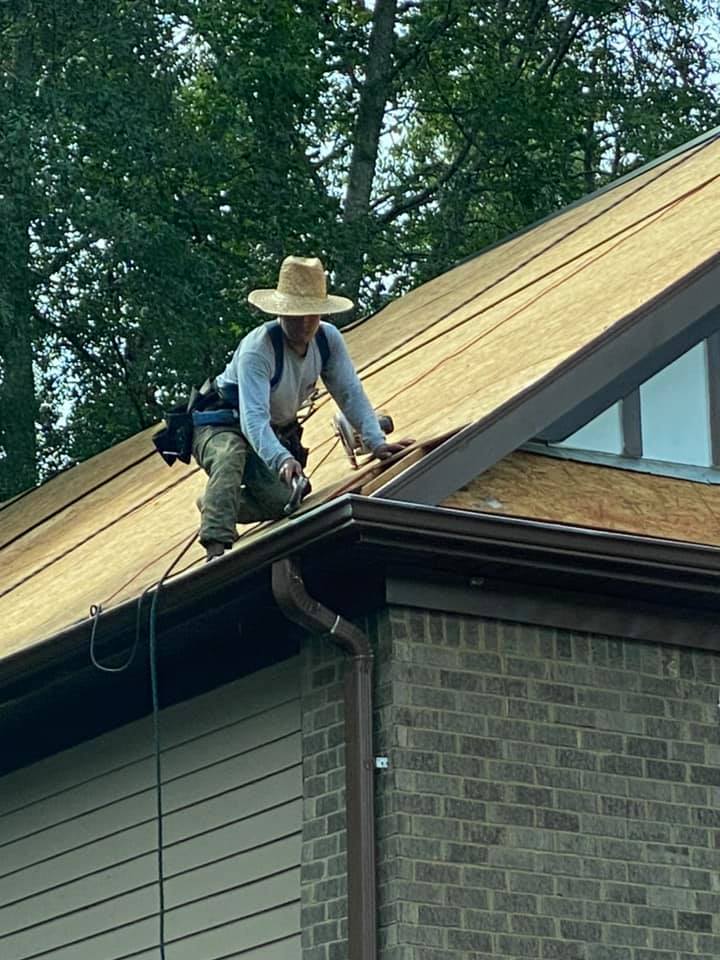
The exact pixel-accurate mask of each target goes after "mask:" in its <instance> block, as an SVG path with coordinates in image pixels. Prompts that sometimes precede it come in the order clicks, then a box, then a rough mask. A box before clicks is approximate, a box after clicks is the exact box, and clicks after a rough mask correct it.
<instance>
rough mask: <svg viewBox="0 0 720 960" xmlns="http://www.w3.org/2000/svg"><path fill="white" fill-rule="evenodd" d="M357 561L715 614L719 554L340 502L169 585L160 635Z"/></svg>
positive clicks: (40, 654)
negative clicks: (279, 579)
mask: <svg viewBox="0 0 720 960" xmlns="http://www.w3.org/2000/svg"><path fill="white" fill-rule="evenodd" d="M340 548H341V549H340ZM363 551H365V552H366V554H367V555H372V556H373V557H377V556H378V555H380V556H381V557H383V558H384V559H385V560H387V562H407V561H411V562H413V563H415V564H420V565H421V566H422V567H423V569H424V570H426V571H427V570H436V569H438V567H439V565H440V564H441V563H442V562H443V561H448V562H449V561H452V563H453V564H454V567H455V569H462V570H465V571H467V575H468V576H476V575H478V574H482V573H484V572H485V571H486V570H492V571H493V574H494V575H498V576H503V577H505V578H507V577H512V578H513V579H514V580H515V581H516V582H518V583H523V582H528V583H538V582H540V583H542V582H544V583H546V584H547V583H550V584H556V585H557V584H558V583H559V582H560V580H561V578H562V579H563V580H564V581H566V582H567V583H568V584H570V583H572V584H574V585H578V584H579V585H581V586H582V588H583V589H585V590H586V591H593V592H595V593H600V594H602V593H606V592H608V591H613V590H616V591H620V592H623V593H625V594H628V593H631V594H632V595H634V596H635V595H637V596H641V595H642V596H648V597H651V598H652V599H653V600H654V601H658V600H659V599H662V600H664V601H666V602H668V603H670V602H673V601H674V600H676V599H679V600H681V601H682V602H683V604H684V605H685V606H688V607H693V606H696V607H697V608H698V609H701V608H702V609H704V610H708V609H710V610H714V609H720V549H718V548H715V547H709V546H707V547H706V546H702V545H697V544H687V543H682V542H675V541H669V540H658V539H652V538H649V537H638V536H630V535H624V534H617V533H608V532H603V531H598V530H590V529H583V528H579V527H568V526H562V525H560V524H551V523H542V522H537V521H530V520H520V519H515V518H510V517H497V516H488V515H485V514H480V513H477V514H476V513H469V512H466V511H462V510H451V509H447V508H443V507H429V506H423V505H418V504H408V503H399V502H393V501H387V500H377V499H374V498H368V497H360V496H356V495H346V496H344V497H341V498H338V499H336V500H333V501H330V502H329V503H326V504H323V505H321V506H319V507H317V508H315V509H313V510H310V511H308V512H307V513H306V514H301V515H300V516H298V517H297V519H295V520H292V521H290V522H289V523H287V524H284V525H283V526H280V527H278V528H277V529H274V530H270V531H268V533H267V534H265V535H264V536H262V537H259V538H258V539H257V540H256V541H254V542H253V543H251V544H249V545H248V546H247V547H246V548H245V549H243V550H237V551H231V552H230V553H228V554H226V556H225V557H224V558H222V559H221V560H217V561H214V562H213V563H211V564H207V565H205V566H203V567H201V568H200V569H199V570H195V571H192V572H188V573H185V574H182V575H180V576H179V577H177V578H175V579H172V580H170V581H169V582H168V583H166V584H165V585H164V586H163V588H162V594H161V597H160V602H159V618H160V624H159V627H160V628H162V627H163V625H164V624H163V621H164V622H165V623H167V622H168V620H171V619H172V618H178V617H180V616H182V617H183V618H184V619H188V618H191V617H193V616H196V615H198V614H199V613H200V612H201V611H202V610H203V608H205V609H207V605H208V604H212V603H214V602H216V601H217V598H218V596H219V595H220V594H221V592H222V591H227V589H228V588H232V589H233V590H235V591H237V593H236V596H237V597H238V598H241V597H242V596H243V595H244V594H246V593H247V594H250V593H251V592H252V591H253V590H257V589H258V584H259V582H260V581H261V580H262V578H263V577H266V576H267V571H268V568H269V567H270V565H271V564H272V563H273V562H274V561H276V560H279V559H281V558H283V557H286V556H291V555H300V557H301V559H302V560H303V563H305V562H307V563H308V564H311V563H315V564H318V563H320V564H321V563H322V560H323V557H326V558H327V557H329V556H331V555H332V565H333V574H334V578H335V581H336V582H337V578H338V576H340V577H341V576H342V570H343V567H344V564H345V563H347V564H348V566H349V565H350V564H351V563H352V561H353V560H355V561H356V560H357V558H358V556H360V557H361V556H362V553H363ZM329 599H330V601H332V598H329ZM149 602H150V601H149V599H148V600H146V607H145V609H146V610H147V609H148V607H149ZM136 606H137V604H136V601H135V600H132V601H127V602H125V603H123V604H120V605H118V606H117V607H115V608H113V609H111V610H109V611H107V612H106V613H104V614H103V616H102V620H101V624H102V635H103V639H104V644H105V646H104V650H105V651H106V653H107V654H111V653H112V648H113V644H116V646H117V649H126V648H127V646H128V643H129V640H130V639H131V638H132V636H133V635H134V630H135V617H136ZM90 630H91V622H90V621H89V620H84V621H82V622H80V623H77V624H74V625H73V626H71V627H69V628H68V629H67V630H64V631H63V632H61V633H59V634H56V635H55V636H52V637H49V638H47V639H45V640H43V641H42V642H38V643H36V644H34V645H32V646H30V647H28V648H26V649H25V650H22V651H19V652H17V653H15V654H13V655H11V656H9V657H6V658H5V659H3V660H2V661H0V700H2V689H3V688H5V689H6V690H7V689H8V688H9V687H11V686H12V684H13V683H15V682H16V681H18V680H22V681H23V682H25V681H26V680H27V678H28V676H29V675H31V674H33V673H35V672H39V671H43V670H47V669H48V668H50V667H52V666H53V665H55V664H60V663H61V662H63V661H69V660H71V659H72V658H73V657H77V655H78V654H79V653H82V652H85V651H87V648H88V644H89V639H90Z"/></svg>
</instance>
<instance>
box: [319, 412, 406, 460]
mask: <svg viewBox="0 0 720 960" xmlns="http://www.w3.org/2000/svg"><path fill="white" fill-rule="evenodd" d="M378 423H379V424H380V429H381V430H382V432H383V433H384V434H385V436H387V435H388V434H389V433H392V432H393V430H394V429H395V424H394V423H393V421H392V417H390V416H388V415H387V414H384V413H383V414H379V415H378ZM332 425H333V431H334V433H335V436H336V437H339V439H340V442H341V443H342V445H343V448H344V450H345V453H346V454H347V456H348V459H349V460H350V463H351V464H352V466H353V470H357V469H358V466H359V464H358V461H357V458H358V457H361V456H363V455H364V454H371V453H372V450H369V449H368V448H367V447H366V446H365V444H364V443H363V439H362V437H361V436H360V434H359V433H358V431H357V430H356V429H355V428H354V427H353V426H352V424H351V423H350V421H349V420H348V418H347V417H346V416H345V415H344V414H342V413H339V412H338V413H336V414H335V416H334V417H333V419H332Z"/></svg>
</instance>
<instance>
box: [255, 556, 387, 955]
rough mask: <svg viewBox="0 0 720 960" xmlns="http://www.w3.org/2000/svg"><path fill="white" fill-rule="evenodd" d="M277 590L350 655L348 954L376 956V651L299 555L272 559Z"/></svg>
mask: <svg viewBox="0 0 720 960" xmlns="http://www.w3.org/2000/svg"><path fill="white" fill-rule="evenodd" d="M272 590H273V595H274V596H275V599H276V601H277V604H278V606H279V607H280V609H281V610H282V612H283V613H284V614H285V616H286V617H287V618H288V619H289V620H292V621H293V622H294V623H298V624H300V625H301V626H303V627H305V628H306V629H308V630H312V631H313V632H315V633H329V634H330V638H331V639H332V640H333V642H334V643H336V644H337V645H338V646H339V647H341V648H342V649H343V650H344V651H345V653H347V654H348V655H349V656H350V657H351V660H350V663H349V664H348V669H347V671H346V674H345V786H346V790H345V811H346V825H347V902H348V945H349V948H348V957H349V960H376V957H377V922H376V906H375V899H376V896H375V818H374V811H373V804H374V791H373V780H374V758H373V748H372V665H373V654H372V650H371V649H370V644H369V642H368V639H367V637H366V636H365V634H364V633H363V632H362V631H361V630H358V628H357V627H355V626H353V624H352V623H350V622H349V621H347V620H344V619H343V618H342V617H341V616H340V615H339V614H336V613H333V612H332V611H331V610H329V609H328V608H327V607H325V606H323V605H322V604H321V603H318V601H317V600H314V599H313V598H312V597H311V596H310V595H309V594H308V592H307V590H306V589H305V584H304V582H303V578H302V573H301V572H300V567H299V564H298V562H297V561H296V560H295V559H293V558H290V557H284V558H283V559H281V560H277V561H275V563H273V565H272Z"/></svg>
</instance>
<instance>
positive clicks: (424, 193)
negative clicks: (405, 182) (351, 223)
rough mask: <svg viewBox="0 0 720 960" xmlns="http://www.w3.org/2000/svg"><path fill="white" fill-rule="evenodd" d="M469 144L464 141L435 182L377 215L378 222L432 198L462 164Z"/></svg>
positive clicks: (394, 216)
mask: <svg viewBox="0 0 720 960" xmlns="http://www.w3.org/2000/svg"><path fill="white" fill-rule="evenodd" d="M471 146H472V144H471V143H468V142H466V143H465V145H464V146H463V148H462V150H461V151H460V153H459V154H458V155H457V157H455V159H454V160H453V162H452V163H451V164H450V166H449V167H448V168H447V169H446V170H445V172H444V173H443V175H442V176H441V177H438V179H437V180H436V181H435V183H433V184H432V185H430V186H427V187H425V189H424V190H420V191H419V192H418V193H416V194H415V195H414V196H412V197H408V198H407V199H406V200H403V201H402V203H399V204H397V205H396V206H395V207H393V208H392V210H388V212H387V213H386V214H383V216H381V217H379V222H380V223H383V224H387V223H392V221H393V220H397V218H398V217H400V216H402V214H403V213H408V212H409V211H410V210H414V209H415V208H417V207H419V206H422V204H423V203H427V201H428V200H430V199H432V197H433V196H434V195H435V194H436V193H437V191H438V190H439V189H440V187H441V186H442V185H443V184H444V183H447V181H448V180H449V179H450V178H451V177H452V176H454V175H455V174H456V173H457V171H458V170H459V169H460V167H461V166H462V165H463V163H464V162H465V159H466V158H467V155H468V154H469V153H470V148H471Z"/></svg>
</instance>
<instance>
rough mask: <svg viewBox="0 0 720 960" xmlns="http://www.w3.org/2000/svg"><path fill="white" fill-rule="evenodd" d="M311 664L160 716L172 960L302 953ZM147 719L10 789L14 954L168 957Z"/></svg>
mask: <svg viewBox="0 0 720 960" xmlns="http://www.w3.org/2000/svg"><path fill="white" fill-rule="evenodd" d="M297 678H298V669H297V661H295V660H293V661H288V662H286V663H285V664H282V665H280V666H276V667H273V668H271V669H269V670H265V671H262V672H261V673H258V674H255V675H253V676H252V677H246V678H243V679H242V680H240V681H237V682H235V683H232V684H228V685H227V686H224V687H222V688H220V689H218V690H215V691H213V692H211V693H209V694H205V695H203V696H202V697H198V698H196V699H194V700H190V701H186V702H184V703H182V704H179V705H177V706H175V707H172V708H169V709H168V710H165V711H163V714H162V717H161V738H162V746H163V750H162V769H163V806H164V812H165V815H164V824H163V825H164V869H165V888H164V889H165V904H166V916H165V937H166V956H167V960H183V958H188V960H189V958H191V957H192V958H195V957H198V956H202V957H203V958H204V960H221V958H228V960H229V958H233V957H243V958H244V960H265V958H270V957H272V958H273V960H285V958H286V957H287V958H290V957H293V958H296V957H298V956H299V954H300V947H299V926H300V924H299V896H300V840H301V837H300V831H301V822H302V780H301V768H300V759H301V758H300V705H299V690H298V680H297ZM155 810H156V792H155V773H154V757H153V754H152V728H151V723H150V719H149V718H146V719H144V720H142V721H140V722H138V723H134V724H131V725H129V726H126V727H124V728H121V729H119V730H115V731H113V732H112V733H110V734H107V735H105V736H103V737H99V738H97V739H96V740H93V741H90V742H88V743H85V744H81V745H80V746H78V747H75V748H73V749H72V750H68V751H65V752H64V753H62V754H58V755H56V756H54V757H52V758H49V759H48V760H45V761H42V762H41V763H38V764H35V765H33V766H32V767H28V768H26V769H25V770H20V771H17V772H16V773H13V774H11V775H9V776H7V777H5V778H4V779H3V780H0V956H2V958H3V960H30V958H36V957H43V958H47V960H70V958H72V960H98V958H102V960H128V958H130V957H133V958H138V960H158V958H159V956H160V951H159V947H158V937H159V927H158V889H157V854H156V843H157V834H156V820H155Z"/></svg>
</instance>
